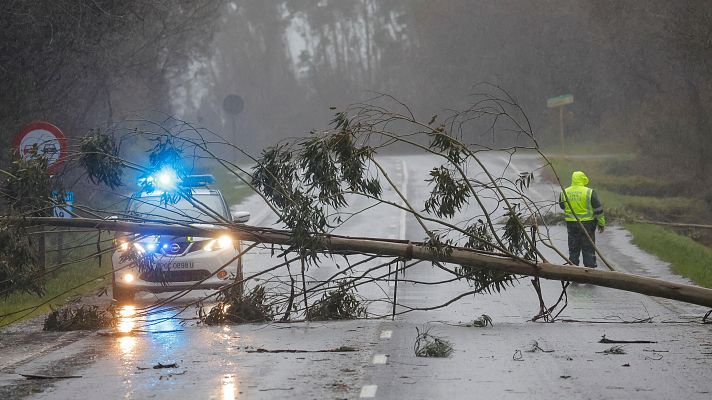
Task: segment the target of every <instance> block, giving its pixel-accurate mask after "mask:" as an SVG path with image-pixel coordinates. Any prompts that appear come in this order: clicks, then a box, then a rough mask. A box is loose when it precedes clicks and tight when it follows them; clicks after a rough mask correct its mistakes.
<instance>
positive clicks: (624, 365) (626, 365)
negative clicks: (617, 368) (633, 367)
mask: <svg viewBox="0 0 712 400" xmlns="http://www.w3.org/2000/svg"><path fill="white" fill-rule="evenodd" d="M621 367H630V364H629V363H625V364H623V365H621Z"/></svg>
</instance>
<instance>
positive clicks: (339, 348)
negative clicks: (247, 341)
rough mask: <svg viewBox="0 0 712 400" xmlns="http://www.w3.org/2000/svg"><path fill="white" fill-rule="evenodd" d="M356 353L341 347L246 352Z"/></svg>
mask: <svg viewBox="0 0 712 400" xmlns="http://www.w3.org/2000/svg"><path fill="white" fill-rule="evenodd" d="M354 351H358V349H356V348H354V347H350V346H341V347H337V348H335V349H326V350H297V349H278V350H267V349H263V348H258V349H255V350H248V351H247V353H351V352H354Z"/></svg>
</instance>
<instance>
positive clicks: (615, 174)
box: [545, 154, 704, 222]
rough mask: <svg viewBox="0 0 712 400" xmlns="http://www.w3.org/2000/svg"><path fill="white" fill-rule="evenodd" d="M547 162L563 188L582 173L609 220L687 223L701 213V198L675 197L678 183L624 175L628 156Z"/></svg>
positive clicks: (549, 176) (631, 160)
mask: <svg viewBox="0 0 712 400" xmlns="http://www.w3.org/2000/svg"><path fill="white" fill-rule="evenodd" d="M550 161H551V164H552V166H553V167H554V169H555V170H556V172H557V174H558V175H559V178H560V179H561V181H562V185H563V186H564V187H566V186H568V185H569V184H570V180H571V173H572V172H573V171H576V170H580V171H583V172H584V173H586V175H587V176H588V177H589V180H590V183H589V186H590V187H592V188H594V189H595V190H596V192H597V193H598V196H599V198H600V199H601V202H602V203H603V206H604V208H605V209H606V210H607V214H608V216H609V217H612V218H613V219H624V220H636V219H648V220H665V221H676V222H689V221H696V220H697V217H698V216H699V215H700V214H701V213H703V212H704V202H703V200H702V199H699V198H694V197H689V196H679V193H681V192H682V191H683V190H684V187H683V183H681V182H672V181H669V182H666V181H664V180H660V179H655V178H652V177H645V176H640V175H633V174H628V175H626V174H624V172H625V171H628V170H631V169H632V168H631V167H630V165H631V164H632V163H634V161H635V158H634V157H632V156H631V155H630V154H627V155H626V154H623V155H618V156H615V157H609V158H591V159H576V158H566V157H552V158H550ZM545 179H549V180H551V181H555V179H554V174H553V173H551V172H548V173H545ZM675 194H678V195H675Z"/></svg>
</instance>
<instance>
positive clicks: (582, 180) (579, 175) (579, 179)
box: [571, 171, 588, 186]
mask: <svg viewBox="0 0 712 400" xmlns="http://www.w3.org/2000/svg"><path fill="white" fill-rule="evenodd" d="M586 185H588V177H587V176H586V174H584V173H583V172H581V171H574V173H573V174H571V186H586Z"/></svg>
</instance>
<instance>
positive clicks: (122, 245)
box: [119, 242, 129, 251]
mask: <svg viewBox="0 0 712 400" xmlns="http://www.w3.org/2000/svg"><path fill="white" fill-rule="evenodd" d="M128 249H129V242H120V243H119V250H121V251H128Z"/></svg>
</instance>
